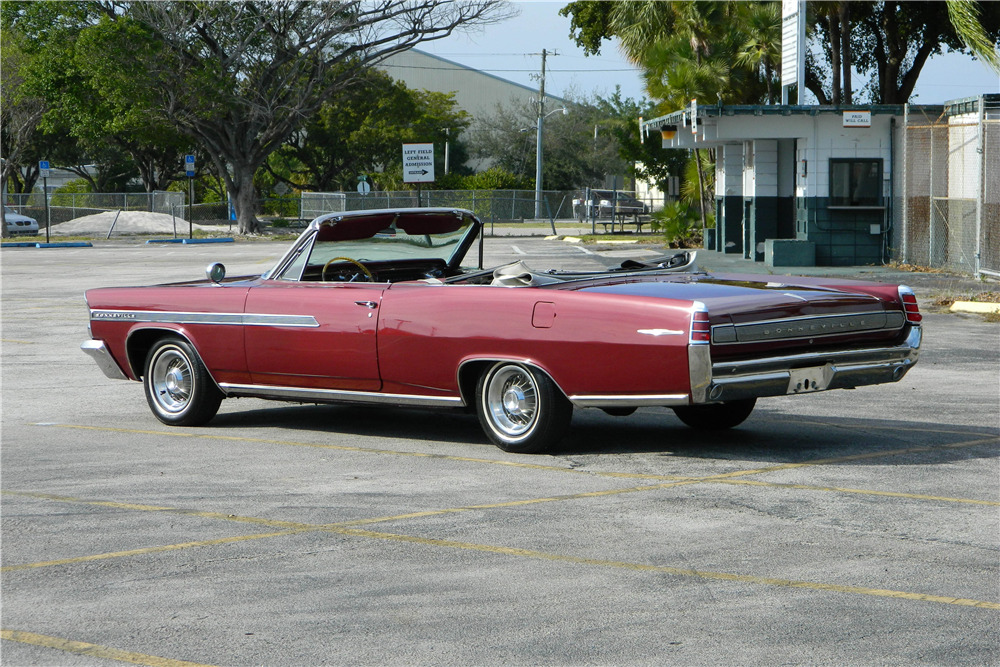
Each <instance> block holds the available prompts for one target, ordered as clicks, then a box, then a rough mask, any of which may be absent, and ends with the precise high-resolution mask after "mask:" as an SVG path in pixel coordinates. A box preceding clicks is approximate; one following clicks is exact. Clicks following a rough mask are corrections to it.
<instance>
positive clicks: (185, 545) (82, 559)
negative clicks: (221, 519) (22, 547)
mask: <svg viewBox="0 0 1000 667" xmlns="http://www.w3.org/2000/svg"><path fill="white" fill-rule="evenodd" d="M303 532H306V529H301V530H281V531H278V532H275V533H256V534H253V535H238V536H236V537H220V538H218V539H214V540H202V541H200V542H181V543H179V544H165V545H163V546H159V547H145V548H143V549H130V550H128V551H113V552H111V553H103V554H92V555H89V556H78V557H76V558H62V559H60V560H46V561H39V562H36V563H22V564H20V565H5V566H4V567H0V572H14V571H16V570H29V569H34V568H39V567H52V566H55V565H72V564H75V563H87V562H90V561H95V560H104V559H107V558H124V557H126V556H142V555H146V554H155V553H162V552H165V551H177V550H180V549H190V548H192V547H206V546H212V545H217V544H233V543H235V542H245V541H247V540H261V539H267V538H270V537H283V536H285V535H295V534H297V533H303Z"/></svg>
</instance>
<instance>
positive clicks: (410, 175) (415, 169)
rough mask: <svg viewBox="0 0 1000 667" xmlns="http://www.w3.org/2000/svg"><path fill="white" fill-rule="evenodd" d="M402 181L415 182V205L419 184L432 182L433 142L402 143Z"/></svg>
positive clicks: (418, 195) (418, 202)
mask: <svg viewBox="0 0 1000 667" xmlns="http://www.w3.org/2000/svg"><path fill="white" fill-rule="evenodd" d="M403 182H404V183H416V184H417V206H422V205H423V204H421V203H420V184H421V183H433V182H434V144H403Z"/></svg>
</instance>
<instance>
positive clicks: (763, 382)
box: [689, 325, 922, 403]
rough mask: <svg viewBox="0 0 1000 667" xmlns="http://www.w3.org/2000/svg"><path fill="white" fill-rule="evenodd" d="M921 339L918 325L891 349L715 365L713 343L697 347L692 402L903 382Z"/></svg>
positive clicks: (692, 352) (692, 351) (692, 353)
mask: <svg viewBox="0 0 1000 667" xmlns="http://www.w3.org/2000/svg"><path fill="white" fill-rule="evenodd" d="M921 337H922V332H921V328H920V327H919V326H916V325H914V326H911V328H910V333H909V335H908V336H907V339H906V341H905V342H904V343H902V344H900V345H894V346H890V347H878V348H866V349H860V350H840V351H832V352H809V353H805V354H794V355H785V356H777V357H764V358H761V359H749V360H745V361H719V362H714V363H713V362H712V361H711V359H710V357H709V349H708V346H707V345H701V346H691V347H690V348H689V356H690V362H691V363H690V371H691V387H692V393H691V402H692V403H718V402H721V401H735V400H740V399H745V398H761V397H765V396H785V395H788V394H804V393H812V392H817V391H826V390H829V389H853V388H855V387H863V386H866V385H872V384H882V383H886V382H897V381H898V380H900V379H902V377H903V376H904V375H906V373H907V371H909V370H910V369H911V368H913V365H914V364H916V363H917V359H918V357H919V355H920V342H921Z"/></svg>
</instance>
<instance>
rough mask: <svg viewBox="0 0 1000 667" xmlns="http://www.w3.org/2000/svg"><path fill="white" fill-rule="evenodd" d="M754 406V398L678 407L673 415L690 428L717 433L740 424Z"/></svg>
mask: <svg viewBox="0 0 1000 667" xmlns="http://www.w3.org/2000/svg"><path fill="white" fill-rule="evenodd" d="M756 404H757V399H756V398H747V399H744V400H740V401H728V402H726V403H710V404H708V405H679V406H677V407H675V408H674V413H675V414H676V415H677V417H678V419H680V420H681V421H682V422H684V423H685V424H687V425H688V426H690V427H691V428H697V429H702V430H709V431H718V430H722V429H727V428H733V427H734V426H739V425H740V424H742V423H743V422H744V421H745V420H746V418H747V417H749V416H750V413H751V412H753V408H754V405H756Z"/></svg>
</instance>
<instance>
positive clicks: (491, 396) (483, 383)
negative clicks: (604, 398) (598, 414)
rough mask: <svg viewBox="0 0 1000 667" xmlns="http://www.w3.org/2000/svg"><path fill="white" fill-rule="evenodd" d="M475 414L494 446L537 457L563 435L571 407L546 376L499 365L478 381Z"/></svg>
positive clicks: (529, 369)
mask: <svg viewBox="0 0 1000 667" xmlns="http://www.w3.org/2000/svg"><path fill="white" fill-rule="evenodd" d="M476 413H477V415H478V416H479V423H480V424H481V425H482V427H483V431H485V432H486V435H487V437H488V438H489V439H490V441H492V442H493V444H495V445H496V446H497V447H499V448H500V449H502V450H504V451H505V452H515V453H519V454H537V453H539V452H543V451H546V450H548V449H550V448H552V447H553V446H554V445H555V444H556V443H557V442H558V441H559V440H560V438H562V436H563V435H564V434H565V433H566V430H567V429H568V428H569V423H570V420H571V419H572V416H573V406H572V404H571V403H570V402H569V400H567V398H566V397H565V396H563V393H562V392H561V391H560V390H559V388H558V387H557V386H556V384H555V383H554V382H553V381H552V380H551V379H550V378H549V377H548V376H547V375H546V374H545V373H543V372H541V371H539V370H537V369H534V368H531V367H529V366H525V365H523V364H517V363H510V362H500V363H497V364H494V365H493V366H492V367H490V369H489V370H488V371H486V372H485V373H483V375H482V376H481V377H480V378H479V382H478V384H477V385H476Z"/></svg>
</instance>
